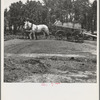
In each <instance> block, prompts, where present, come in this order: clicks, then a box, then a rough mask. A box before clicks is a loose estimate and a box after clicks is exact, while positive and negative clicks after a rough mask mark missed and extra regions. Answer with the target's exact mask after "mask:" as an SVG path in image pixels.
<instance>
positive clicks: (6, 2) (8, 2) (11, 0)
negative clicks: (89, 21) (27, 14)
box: [3, 0, 94, 9]
mask: <svg viewBox="0 0 100 100" xmlns="http://www.w3.org/2000/svg"><path fill="white" fill-rule="evenodd" d="M3 1H4V9H5V8H7V9H9V6H10V5H11V3H14V2H18V1H22V2H23V3H25V2H26V1H27V0H3ZM32 1H34V0H32ZM35 1H40V2H42V0H35ZM93 1H94V0H90V2H91V3H92V2H93Z"/></svg>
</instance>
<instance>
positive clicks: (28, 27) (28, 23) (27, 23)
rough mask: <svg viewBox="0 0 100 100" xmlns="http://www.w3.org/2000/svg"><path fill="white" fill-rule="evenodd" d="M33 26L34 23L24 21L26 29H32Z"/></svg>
mask: <svg viewBox="0 0 100 100" xmlns="http://www.w3.org/2000/svg"><path fill="white" fill-rule="evenodd" d="M31 27H32V23H30V22H29V21H25V22H24V29H30V28H31Z"/></svg>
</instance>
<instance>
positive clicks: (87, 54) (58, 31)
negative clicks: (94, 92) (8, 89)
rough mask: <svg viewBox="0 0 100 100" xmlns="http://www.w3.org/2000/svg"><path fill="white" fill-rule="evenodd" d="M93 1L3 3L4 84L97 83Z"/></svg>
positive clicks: (6, 0) (16, 0)
mask: <svg viewBox="0 0 100 100" xmlns="http://www.w3.org/2000/svg"><path fill="white" fill-rule="evenodd" d="M97 3H98V0H4V5H3V6H4V10H3V13H4V20H3V22H4V26H3V27H4V28H3V29H4V31H3V32H4V33H3V36H4V39H3V41H4V67H3V71H4V72H3V82H4V83H55V84H60V83H92V84H93V83H97V72H98V71H97V69H98V68H97V61H98V60H97V58H98V57H97V56H98V52H97V51H98V50H97V49H98V42H97V41H98V34H99V33H98V31H97V30H98V25H97V23H98V20H97V12H98V10H97ZM43 85H44V84H43ZM69 100H70V99H69ZM88 100H90V99H88ZM95 100H97V99H95Z"/></svg>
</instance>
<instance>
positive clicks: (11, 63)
mask: <svg viewBox="0 0 100 100" xmlns="http://www.w3.org/2000/svg"><path fill="white" fill-rule="evenodd" d="M96 47H97V46H96V41H85V42H84V43H74V42H68V41H61V40H59V41H58V40H24V39H13V40H8V41H5V42H4V82H34V83H44V82H47V83H55V82H57V83H95V82H96V78H97V73H96V72H97V66H96V65H97V60H96V55H97V54H96V51H97V50H96Z"/></svg>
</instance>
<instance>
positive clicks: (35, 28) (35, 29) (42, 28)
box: [24, 21, 49, 39]
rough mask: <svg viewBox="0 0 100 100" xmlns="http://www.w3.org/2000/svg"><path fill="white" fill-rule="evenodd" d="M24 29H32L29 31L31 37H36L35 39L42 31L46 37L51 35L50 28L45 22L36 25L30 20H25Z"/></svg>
mask: <svg viewBox="0 0 100 100" xmlns="http://www.w3.org/2000/svg"><path fill="white" fill-rule="evenodd" d="M24 29H25V30H29V31H30V33H29V37H30V39H32V36H33V37H34V39H37V35H39V34H40V33H42V34H44V36H45V37H46V38H47V36H49V28H48V26H46V25H44V24H40V25H35V24H33V23H31V22H29V21H25V22H24Z"/></svg>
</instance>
